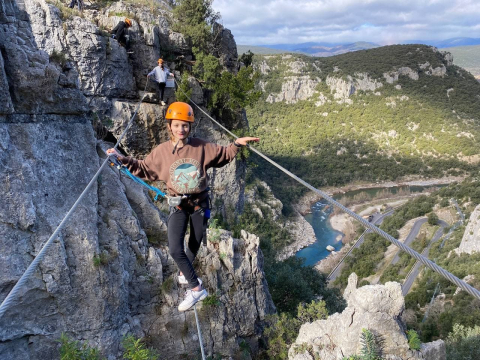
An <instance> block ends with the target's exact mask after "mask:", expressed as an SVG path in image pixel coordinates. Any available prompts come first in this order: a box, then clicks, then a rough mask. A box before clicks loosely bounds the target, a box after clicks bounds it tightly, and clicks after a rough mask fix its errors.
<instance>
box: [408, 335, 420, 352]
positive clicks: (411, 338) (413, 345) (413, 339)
mask: <svg viewBox="0 0 480 360" xmlns="http://www.w3.org/2000/svg"><path fill="white" fill-rule="evenodd" d="M407 339H408V347H409V348H410V349H412V350H420V346H421V345H422V342H421V341H420V338H419V337H418V334H417V332H416V331H415V330H408V331H407Z"/></svg>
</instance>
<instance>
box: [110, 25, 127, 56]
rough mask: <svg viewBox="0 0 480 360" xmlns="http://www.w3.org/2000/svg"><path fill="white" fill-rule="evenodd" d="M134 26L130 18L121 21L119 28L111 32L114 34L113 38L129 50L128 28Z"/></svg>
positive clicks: (116, 27)
mask: <svg viewBox="0 0 480 360" xmlns="http://www.w3.org/2000/svg"><path fill="white" fill-rule="evenodd" d="M131 26H132V20H130V19H129V18H125V20H124V21H120V22H119V23H118V24H117V26H115V27H114V28H113V30H112V31H110V34H112V38H114V39H115V40H117V41H118V42H119V43H120V45H122V46H124V47H125V48H126V49H128V48H129V45H130V44H129V40H128V28H129V27H131Z"/></svg>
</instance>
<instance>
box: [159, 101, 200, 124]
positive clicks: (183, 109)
mask: <svg viewBox="0 0 480 360" xmlns="http://www.w3.org/2000/svg"><path fill="white" fill-rule="evenodd" d="M165 119H166V120H181V121H188V122H192V123H193V121H194V116H193V109H192V107H191V106H190V105H188V104H187V103H184V102H180V101H177V102H174V103H172V104H170V106H169V107H168V109H167V114H166V115H165Z"/></svg>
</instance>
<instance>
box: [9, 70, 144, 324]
mask: <svg viewBox="0 0 480 360" xmlns="http://www.w3.org/2000/svg"><path fill="white" fill-rule="evenodd" d="M147 85H148V78H147V82H146V83H145V89H144V90H143V92H144V94H143V96H142V98H141V99H140V101H139V103H138V105H137V107H136V109H135V112H134V113H133V116H132V117H131V119H130V121H129V122H128V124H127V126H126V127H125V130H123V132H122V134H121V135H120V137H119V138H118V140H117V143H116V144H115V146H114V147H113V148H114V149H117V147H118V145H119V144H120V142H121V141H122V139H123V137H124V136H125V134H126V133H127V130H128V129H129V128H130V126H131V125H132V123H133V120H134V119H135V116H136V115H137V112H138V109H140V105H141V104H142V102H143V99H144V98H145V91H146V90H147ZM109 162H110V159H109V158H108V157H107V158H106V159H105V161H104V162H103V163H102V165H101V166H100V168H99V169H98V170H97V172H96V173H95V175H94V176H93V178H92V180H90V182H89V183H88V185H87V186H86V187H85V189H84V190H83V192H82V193H81V194H80V196H79V197H78V199H77V201H75V203H74V204H73V206H72V207H71V208H70V210H69V211H68V213H67V215H65V217H64V218H63V220H62V221H61V222H60V225H58V227H57V228H56V229H55V231H54V232H53V234H52V236H50V238H49V239H48V240H47V242H46V243H45V244H44V245H43V247H42V249H41V250H40V252H39V253H38V255H37V256H36V257H35V259H33V261H32V263H31V264H30V265H29V266H28V268H27V270H25V272H24V273H23V275H22V277H21V278H20V280H18V281H17V283H16V284H15V286H14V287H13V289H12V290H11V291H10V293H9V294H8V295H7V297H6V298H5V300H3V302H2V304H1V305H0V318H1V317H2V316H3V314H4V313H5V311H7V309H8V308H9V307H11V306H12V305H13V303H14V301H15V300H16V298H17V297H18V295H19V292H20V289H21V288H22V286H24V285H25V283H26V281H27V279H28V278H29V277H30V275H32V274H33V273H34V271H35V269H36V267H37V265H38V264H39V263H40V262H41V261H42V260H43V258H44V257H45V254H46V253H47V251H48V249H49V248H50V246H51V245H52V244H53V241H54V240H55V239H56V237H57V235H58V233H59V232H60V230H62V228H63V226H64V225H65V224H66V222H67V220H68V219H69V218H70V216H71V215H72V214H73V212H74V211H75V209H76V208H77V206H78V205H79V204H80V203H81V202H82V200H83V198H84V197H85V195H86V194H87V192H88V190H90V188H91V187H92V185H93V184H94V183H95V181H96V180H97V178H98V176H99V175H100V173H101V172H102V170H103V169H104V167H105V166H106V165H107V164H108V163H109Z"/></svg>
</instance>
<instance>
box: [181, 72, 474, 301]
mask: <svg viewBox="0 0 480 360" xmlns="http://www.w3.org/2000/svg"><path fill="white" fill-rule="evenodd" d="M175 82H176V83H177V81H176V80H175ZM177 86H178V89H180V91H182V93H183V94H184V95H185V96H186V97H187V98H188V99H189V101H190V102H191V103H192V104H194V105H195V106H196V107H197V108H198V109H199V110H200V111H201V112H202V113H204V114H205V115H206V116H207V117H208V118H209V119H210V120H212V121H213V122H214V123H215V124H217V125H218V126H219V127H220V128H222V129H223V130H224V131H225V132H227V133H228V134H229V135H231V136H233V137H234V138H235V139H238V136H237V135H235V134H234V133H232V132H231V131H229V130H228V129H227V128H225V127H224V126H223V125H222V124H220V123H219V122H218V121H216V120H215V119H214V118H213V117H211V116H210V115H209V114H208V113H207V112H205V110H203V109H202V108H201V107H200V106H198V105H197V104H196V103H195V102H194V101H193V100H192V99H191V98H190V97H189V96H188V95H187V94H185V92H184V91H183V90H182V88H181V87H180V86H179V84H178V83H177ZM247 147H248V148H249V149H250V150H251V151H253V152H254V153H256V154H257V155H258V156H260V157H262V158H263V159H265V160H266V161H268V162H269V163H270V164H272V165H273V166H275V167H276V168H278V169H280V170H281V171H283V172H284V173H285V174H287V175H288V176H290V177H291V178H292V179H294V180H296V181H298V182H299V183H300V184H302V185H303V186H305V187H306V188H308V189H310V190H312V191H314V192H315V193H317V194H318V195H320V196H321V197H322V198H324V199H325V200H326V201H328V202H329V203H330V204H332V205H333V206H336V207H338V208H340V209H341V210H342V211H344V212H345V213H347V214H348V215H350V216H351V217H353V218H354V219H355V220H357V221H359V222H360V223H361V224H362V225H363V226H364V227H366V228H368V229H370V230H372V231H373V232H374V233H376V234H378V235H380V236H381V237H383V238H385V239H387V240H388V241H390V242H391V243H393V244H394V245H395V246H397V247H399V248H400V249H401V250H403V251H405V252H406V253H408V254H409V255H411V256H413V257H414V258H415V259H417V260H418V261H420V262H421V263H422V264H424V265H425V266H427V267H429V268H430V269H432V270H433V271H435V272H437V273H439V274H440V275H442V276H443V277H445V278H446V279H447V280H449V281H451V282H452V283H454V284H455V285H457V286H458V287H460V288H461V289H463V290H465V291H466V292H468V293H469V294H470V295H472V296H474V297H476V298H477V299H479V300H480V291H478V290H477V289H475V288H474V287H473V286H470V285H469V284H467V283H466V282H465V281H462V280H460V279H459V278H457V277H456V276H455V275H453V274H451V273H450V272H448V271H447V270H445V269H443V268H441V267H440V266H438V265H437V264H435V263H434V262H433V261H431V260H429V259H428V258H426V257H424V256H423V255H421V254H419V253H418V252H416V251H415V250H413V249H411V248H410V247H408V246H406V245H404V244H403V243H401V242H400V241H398V240H397V239H395V238H394V237H393V236H391V235H390V234H387V233H386V232H385V231H383V230H382V229H380V228H378V227H376V226H375V225H373V224H372V223H369V222H368V221H367V220H365V219H364V218H362V217H361V216H360V215H358V214H357V213H355V212H353V211H352V210H350V209H348V208H346V207H345V206H343V205H342V204H340V203H339V202H338V201H335V200H334V199H333V198H332V197H330V196H329V195H328V194H327V193H326V192H324V191H322V190H319V189H317V188H315V187H313V186H312V185H310V184H309V183H307V182H306V181H304V180H302V179H300V178H299V177H298V176H297V175H295V174H293V173H292V172H290V171H288V170H287V169H285V168H284V167H283V166H281V165H279V164H277V163H276V162H275V161H273V160H271V159H270V158H269V157H267V156H266V155H264V154H263V153H261V152H260V151H258V150H257V149H255V148H254V147H253V146H251V145H247Z"/></svg>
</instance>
